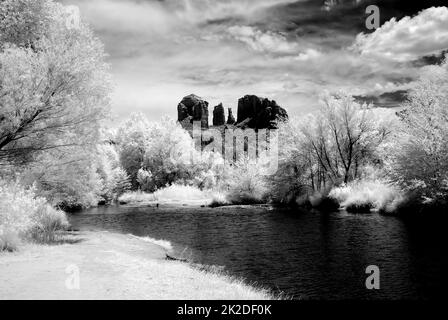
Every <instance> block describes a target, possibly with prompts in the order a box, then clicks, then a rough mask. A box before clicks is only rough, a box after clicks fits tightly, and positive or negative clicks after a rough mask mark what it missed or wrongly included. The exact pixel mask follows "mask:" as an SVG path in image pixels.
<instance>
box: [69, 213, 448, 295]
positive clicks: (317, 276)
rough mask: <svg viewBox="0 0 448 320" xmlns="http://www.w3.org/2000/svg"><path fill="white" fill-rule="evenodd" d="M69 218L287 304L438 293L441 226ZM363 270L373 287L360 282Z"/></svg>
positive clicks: (322, 219)
mask: <svg viewBox="0 0 448 320" xmlns="http://www.w3.org/2000/svg"><path fill="white" fill-rule="evenodd" d="M70 220H71V223H72V225H73V227H74V228H79V229H81V230H92V229H102V230H109V231H115V232H120V233H126V234H133V235H136V236H143V237H151V238H154V239H158V240H166V241H169V242H170V243H171V244H172V246H173V250H174V254H178V255H179V254H181V253H182V252H183V253H184V255H188V257H189V258H191V259H192V260H193V261H194V262H195V263H200V264H205V265H213V266H218V267H221V268H224V270H225V271H226V272H228V273H230V274H231V275H233V276H237V277H243V278H245V279H246V280H247V281H248V282H250V283H255V284H256V285H260V286H263V287H267V288H270V289H272V290H273V291H274V292H275V293H280V292H283V293H284V294H286V295H287V296H288V297H291V298H293V299H432V298H440V297H441V291H442V289H443V288H442V279H443V276H442V272H443V271H444V267H445V266H444V265H443V262H442V261H443V260H442V258H443V256H444V255H445V246H444V245H443V243H444V242H442V240H443V237H444V236H443V230H444V225H443V226H442V225H441V224H439V223H437V222H435V221H434V222H428V221H425V222H424V223H423V222H422V221H414V220H406V219H405V220H403V219H399V218H395V217H385V216H381V215H378V214H368V215H355V214H348V213H344V212H335V213H329V214H328V213H319V212H302V211H298V210H286V209H274V208H270V207H261V206H260V207H257V206H242V207H222V208H192V207H162V206H161V207H159V208H155V207H140V208H134V207H129V206H109V207H99V208H94V209H89V210H86V211H83V212H81V213H78V214H75V215H72V216H71V218H70ZM369 265H376V266H378V267H379V270H380V290H368V289H367V288H366V286H365V280H366V278H367V277H368V274H366V268H367V266H369Z"/></svg>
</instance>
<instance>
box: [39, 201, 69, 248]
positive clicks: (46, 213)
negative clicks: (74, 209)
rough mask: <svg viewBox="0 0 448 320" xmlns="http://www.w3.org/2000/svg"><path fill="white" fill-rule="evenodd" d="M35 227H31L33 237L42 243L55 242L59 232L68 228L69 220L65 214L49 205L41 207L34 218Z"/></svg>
mask: <svg viewBox="0 0 448 320" xmlns="http://www.w3.org/2000/svg"><path fill="white" fill-rule="evenodd" d="M32 220H33V226H32V227H31V235H32V237H33V238H34V239H35V240H37V241H40V242H53V241H54V240H55V234H56V231H58V230H63V229H66V228H67V227H68V220H67V217H66V216H65V213H64V212H63V211H61V210H57V209H54V208H53V207H52V206H50V205H49V204H43V205H41V206H39V207H38V208H37V209H36V210H35V212H34V214H33V216H32Z"/></svg>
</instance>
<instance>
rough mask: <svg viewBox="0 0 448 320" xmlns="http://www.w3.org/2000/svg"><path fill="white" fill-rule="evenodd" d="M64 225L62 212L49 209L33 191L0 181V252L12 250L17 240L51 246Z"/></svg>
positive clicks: (45, 202)
mask: <svg viewBox="0 0 448 320" xmlns="http://www.w3.org/2000/svg"><path fill="white" fill-rule="evenodd" d="M67 225H68V222H67V218H66V217H65V214H64V212H62V211H59V210H55V209H53V208H52V207H51V206H50V205H49V204H48V203H47V201H46V200H45V199H44V198H41V197H37V196H36V194H35V189H34V188H28V189H25V188H23V187H22V186H21V185H19V184H18V183H16V182H6V181H3V180H0V248H1V249H2V250H15V249H17V247H18V246H19V245H20V242H21V240H31V239H35V240H39V241H43V242H51V241H53V240H54V235H55V232H56V231H57V230H60V229H63V228H64V227H66V226H67Z"/></svg>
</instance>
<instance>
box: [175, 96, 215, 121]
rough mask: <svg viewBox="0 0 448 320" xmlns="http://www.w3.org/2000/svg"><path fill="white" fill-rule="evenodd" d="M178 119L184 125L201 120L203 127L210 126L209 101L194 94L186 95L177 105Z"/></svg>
mask: <svg viewBox="0 0 448 320" xmlns="http://www.w3.org/2000/svg"><path fill="white" fill-rule="evenodd" d="M177 121H179V122H180V123H181V124H182V125H183V126H184V124H188V123H190V124H191V123H193V121H201V127H202V128H208V102H207V101H205V100H203V99H202V98H200V97H198V96H196V95H194V94H190V95H189V96H186V97H184V98H183V99H182V101H181V102H180V103H179V105H178V106H177Z"/></svg>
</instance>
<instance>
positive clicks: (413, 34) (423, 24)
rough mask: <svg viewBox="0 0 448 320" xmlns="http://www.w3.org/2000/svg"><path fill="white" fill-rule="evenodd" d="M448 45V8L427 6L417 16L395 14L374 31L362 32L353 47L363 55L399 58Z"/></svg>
mask: <svg viewBox="0 0 448 320" xmlns="http://www.w3.org/2000/svg"><path fill="white" fill-rule="evenodd" d="M447 48H448V8H447V7H438V8H434V7H433V8H429V9H426V10H423V11H422V12H420V13H419V14H418V15H416V16H415V17H412V18H411V17H405V18H403V19H401V20H399V21H397V20H396V19H395V18H393V19H391V20H390V21H388V22H386V23H385V24H384V25H383V26H382V27H381V28H379V29H377V30H376V31H375V32H373V33H371V34H360V35H358V37H357V39H356V42H355V44H354V46H353V49H355V50H358V51H359V52H360V53H361V54H362V55H365V56H372V57H373V58H376V59H380V58H384V59H388V60H394V61H399V62H406V61H411V60H415V59H417V58H419V57H422V56H425V55H430V54H434V53H438V52H440V51H442V50H444V49H447Z"/></svg>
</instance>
